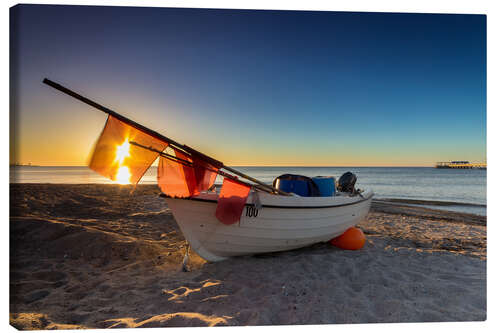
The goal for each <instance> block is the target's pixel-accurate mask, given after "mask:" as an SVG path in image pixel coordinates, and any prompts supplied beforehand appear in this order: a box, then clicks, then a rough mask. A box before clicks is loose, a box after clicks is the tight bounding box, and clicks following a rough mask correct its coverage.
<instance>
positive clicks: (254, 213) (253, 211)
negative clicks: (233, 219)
mask: <svg viewBox="0 0 500 333" xmlns="http://www.w3.org/2000/svg"><path fill="white" fill-rule="evenodd" d="M246 208H247V212H246V214H245V215H246V216H248V217H257V215H259V210H258V209H257V208H255V207H254V206H246Z"/></svg>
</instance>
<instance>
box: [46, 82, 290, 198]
mask: <svg viewBox="0 0 500 333" xmlns="http://www.w3.org/2000/svg"><path fill="white" fill-rule="evenodd" d="M43 83H45V84H47V85H49V86H51V87H52V88H54V89H57V90H59V91H61V92H63V93H65V94H67V95H69V96H71V97H73V98H76V99H77V100H79V101H81V102H83V103H85V104H88V105H90V106H92V107H94V108H96V109H98V110H100V111H102V112H104V113H107V114H109V115H111V116H113V117H115V118H117V119H119V120H120V121H122V122H124V123H126V124H128V125H130V126H132V127H134V128H135V129H137V130H139V131H142V132H144V133H147V134H149V135H151V136H152V137H154V138H156V139H158V140H161V141H164V142H168V143H169V144H170V145H172V146H174V147H175V148H177V149H181V150H183V151H185V152H187V153H189V154H191V155H193V156H196V157H198V158H200V159H202V160H204V161H206V162H208V163H210V164H212V165H213V166H214V167H216V168H219V169H220V168H224V169H226V170H227V171H229V172H232V173H234V174H235V175H238V176H240V177H242V178H244V179H247V180H250V181H252V182H254V183H256V184H259V185H260V186H261V187H263V188H266V189H267V190H268V191H270V192H271V193H279V194H281V195H288V196H289V195H291V194H290V193H288V192H284V191H282V190H279V189H277V188H274V187H273V186H270V185H267V184H266V183H263V182H261V181H259V180H258V179H255V178H253V177H250V176H248V175H246V174H244V173H242V172H240V171H238V170H236V169H233V168H231V167H228V166H225V165H224V163H222V162H221V161H218V160H216V159H214V158H212V157H210V156H208V155H205V154H203V153H201V152H199V151H197V150H196V149H194V148H191V147H189V146H187V145H183V144H180V143H178V142H176V141H174V140H172V139H170V138H168V137H166V136H164V135H162V134H160V133H158V132H156V131H153V130H151V129H149V128H147V127H145V126H143V125H141V124H139V123H137V122H135V121H133V120H131V119H129V118H127V117H125V116H122V115H121V114H119V113H117V112H115V111H113V110H111V109H108V108H107V107H105V106H103V105H101V104H98V103H96V102H94V101H92V100H90V99H88V98H86V97H84V96H82V95H80V94H78V93H76V92H74V91H72V90H70V89H68V88H66V87H64V86H62V85H60V84H59V83H56V82H54V81H51V80H49V79H47V78H44V79H43Z"/></svg>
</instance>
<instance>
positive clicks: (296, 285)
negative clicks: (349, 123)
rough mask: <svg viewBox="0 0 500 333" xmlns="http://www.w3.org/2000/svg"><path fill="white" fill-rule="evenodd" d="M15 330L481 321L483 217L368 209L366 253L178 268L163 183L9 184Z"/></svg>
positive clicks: (198, 262) (384, 206)
mask: <svg viewBox="0 0 500 333" xmlns="http://www.w3.org/2000/svg"><path fill="white" fill-rule="evenodd" d="M10 191H11V204H10V206H11V212H10V214H11V219H10V323H11V324H12V325H13V326H14V327H16V328H18V329H68V328H111V327H115V328H117V327H122V328H125V327H165V326H218V325H281V324H335V323H379V322H383V323H391V322H434V321H481V320H485V319H486V219H485V218H484V217H479V216H475V215H470V214H460V213H445V212H440V211H437V210H431V209H425V208H416V207H409V206H405V205H404V204H402V203H394V202H382V201H377V202H374V204H373V207H372V210H371V211H370V213H369V215H368V217H367V219H366V220H365V221H364V222H362V223H361V224H360V225H359V227H360V228H361V229H362V230H363V231H364V232H365V234H366V237H367V243H366V244H365V247H364V248H363V249H361V250H359V251H345V250H340V249H337V248H335V247H333V246H331V245H329V244H326V243H325V244H316V245H313V246H310V247H308V248H304V249H299V250H294V251H288V252H281V253H274V254H265V255H258V256H245V257H238V258H232V259H230V260H226V261H223V262H218V263H208V262H206V261H205V260H203V259H202V258H200V257H199V256H197V255H196V254H195V253H193V254H192V255H191V261H190V264H189V268H190V271H189V272H183V271H182V268H181V267H182V265H181V263H182V259H183V254H184V243H185V242H184V238H183V236H182V233H181V232H180V231H179V228H178V226H177V225H176V223H175V220H174V218H173V216H172V213H171V212H170V210H169V209H168V207H167V205H166V203H165V201H164V199H162V198H159V197H158V193H159V191H158V189H157V187H156V186H146V185H143V186H138V188H137V189H136V190H135V191H134V192H133V193H131V187H127V186H125V187H123V186H115V185H47V184H45V185H44V184H11V187H10Z"/></svg>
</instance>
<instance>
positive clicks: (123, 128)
mask: <svg viewBox="0 0 500 333" xmlns="http://www.w3.org/2000/svg"><path fill="white" fill-rule="evenodd" d="M130 141H134V142H137V143H139V144H141V145H143V146H146V147H151V148H154V149H156V150H158V151H163V150H164V149H165V148H167V146H168V143H167V142H163V141H161V140H158V139H155V138H153V137H152V136H150V135H149V134H146V133H144V132H141V131H139V130H137V129H135V128H133V127H132V126H130V125H127V124H126V123H124V122H122V121H120V120H118V119H116V118H114V117H113V116H111V115H110V116H108V120H107V121H106V126H105V127H104V130H103V131H102V133H101V136H100V137H99V140H98V141H97V144H96V146H95V148H94V152H93V154H92V157H91V160H90V164H89V167H90V168H91V169H92V170H94V171H95V172H97V173H99V174H101V175H103V176H104V177H106V178H109V179H111V180H113V181H116V182H117V183H119V184H137V183H138V182H139V180H140V179H141V178H142V176H143V175H144V173H145V172H146V170H147V169H148V168H149V167H150V166H151V164H152V163H153V162H154V160H155V159H156V158H157V157H158V155H159V154H158V153H156V152H153V151H150V150H147V149H144V148H141V147H137V146H134V145H132V144H130Z"/></svg>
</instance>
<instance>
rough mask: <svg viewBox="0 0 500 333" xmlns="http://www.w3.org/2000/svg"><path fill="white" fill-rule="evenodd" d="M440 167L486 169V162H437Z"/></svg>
mask: <svg viewBox="0 0 500 333" xmlns="http://www.w3.org/2000/svg"><path fill="white" fill-rule="evenodd" d="M435 167H436V168H438V169H486V163H470V162H469V161H451V162H437V163H436V166H435Z"/></svg>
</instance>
